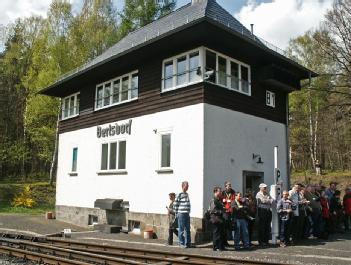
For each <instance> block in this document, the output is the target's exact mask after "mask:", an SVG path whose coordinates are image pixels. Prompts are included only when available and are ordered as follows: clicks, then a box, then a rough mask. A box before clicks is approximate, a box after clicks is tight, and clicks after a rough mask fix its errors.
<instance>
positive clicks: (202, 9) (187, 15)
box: [40, 0, 315, 94]
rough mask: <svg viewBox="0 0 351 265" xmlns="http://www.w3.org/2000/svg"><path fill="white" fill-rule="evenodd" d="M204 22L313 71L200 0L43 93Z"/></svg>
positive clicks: (132, 35) (212, 4) (128, 38)
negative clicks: (133, 51) (185, 28)
mask: <svg viewBox="0 0 351 265" xmlns="http://www.w3.org/2000/svg"><path fill="white" fill-rule="evenodd" d="M204 19H207V20H210V21H212V22H215V23H217V24H219V25H221V26H222V27H225V28H226V29H228V30H231V31H232V32H234V33H236V34H238V35H240V36H241V37H243V38H245V39H247V40H249V41H252V42H254V43H255V44H256V45H258V46H260V47H262V48H264V49H267V51H269V52H272V53H273V54H274V55H277V56H280V57H283V58H284V59H286V60H288V61H290V63H293V64H295V66H297V67H299V68H302V69H303V70H306V71H310V70H308V69H306V68H304V67H303V66H301V65H299V64H297V63H296V62H294V61H292V60H290V59H288V58H287V57H285V56H283V55H282V53H283V51H278V48H276V47H274V46H273V45H271V46H270V44H269V43H266V42H264V41H263V40H261V39H259V38H258V37H257V36H255V35H252V34H251V32H250V31H249V30H248V29H247V28H245V27H244V26H243V25H242V24H241V23H240V22H239V21H238V20H237V19H235V18H234V17H233V16H232V15H231V14H230V13H229V12H227V11H226V10H225V9H224V8H223V7H221V6H220V5H219V4H218V3H217V2H216V1H215V0H198V2H195V3H194V4H191V3H189V4H187V5H185V6H183V7H181V8H179V9H177V10H175V11H173V12H172V13H170V14H168V15H166V16H164V17H162V18H160V19H158V20H156V21H154V22H152V23H150V24H147V25H146V26H144V27H142V28H140V29H138V30H135V31H133V32H131V33H129V34H128V35H127V36H126V37H124V38H123V39H122V40H120V41H119V42H118V43H116V44H115V45H113V46H112V47H110V48H109V49H107V50H106V51H105V52H103V53H102V54H101V55H99V56H97V57H96V58H94V59H92V60H91V61H89V62H87V63H85V64H83V65H82V66H80V67H78V68H76V69H74V70H73V71H70V72H68V73H66V74H64V75H62V76H61V77H60V78H59V79H58V80H57V81H56V82H55V83H54V84H52V85H51V86H49V87H47V88H45V89H43V90H42V91H41V92H40V93H43V94H45V91H46V90H49V89H51V88H53V87H56V86H58V85H60V84H62V83H64V82H66V81H68V80H70V79H72V78H74V77H75V76H78V75H80V74H83V73H84V72H86V71H88V70H91V69H93V68H95V67H97V66H99V65H101V64H103V63H105V62H108V61H111V60H113V59H115V58H117V57H119V56H121V55H123V54H126V53H128V52H129V51H132V50H135V49H136V48H138V47H141V46H143V45H146V44H147V43H149V42H150V41H153V40H157V39H159V38H162V37H164V36H166V35H169V34H170V33H173V32H174V31H176V30H177V29H180V28H184V27H187V26H191V25H192V24H194V23H196V22H198V21H200V20H204ZM312 76H315V73H312Z"/></svg>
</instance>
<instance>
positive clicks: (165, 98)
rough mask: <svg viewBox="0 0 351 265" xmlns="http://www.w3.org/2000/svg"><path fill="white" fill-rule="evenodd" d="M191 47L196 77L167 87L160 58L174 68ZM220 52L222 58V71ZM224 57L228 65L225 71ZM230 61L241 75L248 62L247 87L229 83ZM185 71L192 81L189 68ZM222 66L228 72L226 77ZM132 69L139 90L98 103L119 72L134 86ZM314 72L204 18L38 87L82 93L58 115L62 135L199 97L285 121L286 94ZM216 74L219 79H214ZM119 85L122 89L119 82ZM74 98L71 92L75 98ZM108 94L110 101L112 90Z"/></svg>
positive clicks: (201, 100) (61, 93)
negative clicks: (75, 105) (71, 111)
mask: <svg viewBox="0 0 351 265" xmlns="http://www.w3.org/2000/svg"><path fill="white" fill-rule="evenodd" d="M190 51H199V58H198V60H199V66H200V68H199V69H198V70H197V71H195V70H194V71H193V73H192V75H193V77H195V79H194V80H195V81H196V82H192V83H191V84H188V83H186V84H184V85H183V86H179V88H177V89H169V90H168V91H165V80H164V78H167V74H166V72H167V71H168V70H167V69H166V68H165V64H166V63H167V62H170V61H173V62H174V64H173V68H176V67H178V65H177V60H178V59H179V58H180V57H182V56H183V55H185V57H186V59H187V61H186V63H187V65H189V60H190V56H191V55H190ZM206 51H212V52H215V54H216V55H217V60H216V61H215V64H216V66H215V67H216V69H209V68H208V65H209V64H210V58H209V57H208V56H206ZM218 56H220V58H221V60H222V63H221V64H222V69H221V66H220V65H219V64H220V63H219V61H218V60H219V59H218ZM195 59H196V58H195ZM223 59H225V60H226V65H227V68H226V69H225V70H223V65H224V64H223ZM179 60H180V59H179ZM206 61H207V62H206ZM231 62H232V63H233V65H235V63H238V65H243V68H242V74H243V76H242V79H246V77H244V75H246V70H245V67H246V68H248V71H249V73H248V75H249V80H248V83H249V89H250V90H249V93H247V90H244V91H241V90H240V91H237V90H236V89H231V88H232V86H231V82H234V81H235V77H236V74H234V72H231V71H234V70H231V69H230V68H231ZM239 68H240V66H239ZM172 70H173V71H174V72H173V74H174V76H175V77H174V81H173V82H174V83H173V84H175V85H177V83H176V82H177V78H178V77H179V74H180V73H178V72H177V71H176V70H174V69H172ZM187 70H188V71H187V78H188V80H189V78H190V77H189V76H190V72H189V71H190V70H191V69H190V68H189V66H188V68H187ZM211 70H214V73H211ZM223 71H225V73H226V74H227V75H226V76H223ZM239 71H240V69H239ZM232 73H233V74H232ZM133 74H136V75H137V79H135V78H134V81H135V80H136V81H137V91H136V94H135V91H134V92H133V93H134V95H133V96H132V97H133V98H130V99H131V100H126V101H124V102H121V103H118V104H116V105H113V106H106V107H104V108H102V107H101V105H100V106H98V105H97V104H98V102H97V100H98V97H99V96H98V90H99V86H101V84H102V85H104V82H106V81H109V82H108V83H110V82H111V86H112V85H113V84H114V83H113V81H114V80H115V81H116V82H118V80H119V82H121V83H122V82H123V81H124V80H126V78H124V77H126V75H129V81H128V82H129V86H128V88H129V89H131V88H132V87H131V86H132V85H133V83H132V75H133ZM311 74H312V76H313V75H314V73H312V72H310V71H309V70H308V69H305V68H303V67H302V66H299V65H297V64H296V63H293V62H292V61H290V60H288V59H286V58H283V57H282V56H278V55H277V54H274V53H272V52H270V51H268V50H267V49H265V48H264V47H259V46H257V43H255V42H254V41H251V40H249V39H245V38H243V37H242V36H240V35H238V34H233V31H232V30H231V29H229V28H227V27H225V26H224V25H223V24H220V23H217V22H216V21H213V20H209V19H207V18H204V19H200V20H197V21H196V22H194V23H192V24H190V25H189V24H187V26H186V27H185V28H180V29H177V30H176V31H174V32H172V33H169V34H167V35H166V36H162V38H159V39H157V40H155V41H152V42H150V43H147V44H145V45H143V46H141V47H138V48H135V49H132V50H130V51H129V52H126V53H124V54H121V55H119V56H118V58H115V59H113V60H112V59H111V60H107V61H104V62H100V63H98V64H97V65H96V66H95V67H94V68H93V69H91V70H89V71H86V72H84V73H82V74H80V75H77V76H74V77H72V78H69V79H68V80H64V81H60V82H58V83H57V84H54V85H53V86H51V87H49V88H47V89H45V90H44V91H43V92H42V93H43V94H47V95H51V96H56V97H61V98H65V97H67V96H70V95H79V110H78V109H77V110H76V114H77V115H73V116H74V117H71V118H68V119H63V120H61V122H60V126H59V130H60V133H63V132H67V131H72V130H77V129H81V128H87V127H91V126H96V125H98V124H103V123H109V122H113V121H117V120H121V119H127V118H132V117H137V116H141V115H145V114H150V113H156V112H159V111H164V110H169V109H173V108H178V107H183V106H187V105H192V104H197V103H208V104H213V105H217V106H220V107H224V108H227V109H232V110H236V111H239V112H243V113H247V114H250V115H254V116H257V117H261V118H265V119H268V120H272V121H276V122H279V123H283V124H285V123H286V114H287V113H286V109H287V106H286V97H287V95H288V93H289V92H291V91H293V90H296V89H299V88H300V80H302V79H306V78H308V77H309V75H311ZM214 77H215V78H217V80H213V78H214ZM240 77H241V76H239V79H241V78H240ZM219 79H221V81H219ZM111 80H112V81H111ZM242 81H243V82H244V81H245V80H242ZM223 82H225V83H224V84H223ZM108 83H105V84H107V85H108ZM221 83H222V84H221ZM125 84H127V81H125ZM119 86H120V87H121V89H123V88H122V84H120V85H119ZM226 86H227V87H226ZM233 87H235V86H233ZM242 88H244V87H242ZM267 91H269V92H271V93H272V94H274V96H275V106H274V107H272V106H267V104H266V103H267V102H266V100H267V99H266V98H267ZM241 92H244V93H241ZM78 93H79V94H78ZM129 93H132V92H129ZM129 96H131V94H129ZM120 97H121V96H120ZM120 99H121V98H120ZM77 100H78V98H77V97H75V101H77ZM110 100H111V101H110V102H111V103H112V100H113V99H112V96H111V99H110Z"/></svg>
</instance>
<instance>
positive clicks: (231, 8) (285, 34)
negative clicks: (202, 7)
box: [0, 0, 333, 49]
mask: <svg viewBox="0 0 351 265" xmlns="http://www.w3.org/2000/svg"><path fill="white" fill-rule="evenodd" d="M69 1H70V2H71V3H72V4H73V7H74V10H78V9H79V7H80V6H81V3H82V0H69ZM113 1H114V2H115V3H116V6H117V8H119V9H121V8H122V6H123V3H124V0H113ZM332 1H333V0H217V2H218V3H219V4H220V5H221V6H223V7H224V8H225V9H226V10H227V11H228V12H230V13H231V14H232V15H234V17H235V18H237V19H238V20H239V21H240V22H241V23H242V24H243V25H244V26H246V27H247V28H250V24H251V23H253V24H254V33H255V35H257V36H259V37H261V38H263V39H265V40H266V41H268V42H270V43H272V44H274V45H276V46H278V47H279V48H282V49H285V48H286V47H287V45H288V42H289V40H290V39H291V38H295V37H297V36H300V35H302V34H303V33H305V32H306V31H307V30H309V29H315V28H317V27H318V25H319V24H320V22H321V21H322V20H323V19H324V14H325V12H326V11H327V10H328V9H330V8H331V6H332ZM189 2H190V0H178V1H177V7H180V6H183V5H185V4H187V3H189ZM50 3H51V0H1V1H0V24H2V25H6V24H8V23H10V22H14V21H15V19H16V18H19V17H29V16H31V15H32V14H34V15H41V16H45V14H46V12H47V10H48V8H49V5H50Z"/></svg>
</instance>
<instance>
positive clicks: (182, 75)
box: [177, 56, 187, 86]
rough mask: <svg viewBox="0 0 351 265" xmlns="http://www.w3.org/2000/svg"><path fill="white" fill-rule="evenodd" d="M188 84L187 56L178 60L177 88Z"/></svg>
mask: <svg viewBox="0 0 351 265" xmlns="http://www.w3.org/2000/svg"><path fill="white" fill-rule="evenodd" d="M186 82H187V80H186V56H183V57H181V58H178V59H177V86H179V85H183V84H185V83H186Z"/></svg>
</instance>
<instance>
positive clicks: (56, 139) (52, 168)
mask: <svg viewBox="0 0 351 265" xmlns="http://www.w3.org/2000/svg"><path fill="white" fill-rule="evenodd" d="M60 112H61V108H60V111H59V113H58V115H57V121H56V131H55V147H54V153H53V155H52V161H51V167H50V185H52V184H53V182H54V174H55V172H56V164H57V163H56V160H57V151H58V126H59V121H60Z"/></svg>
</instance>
